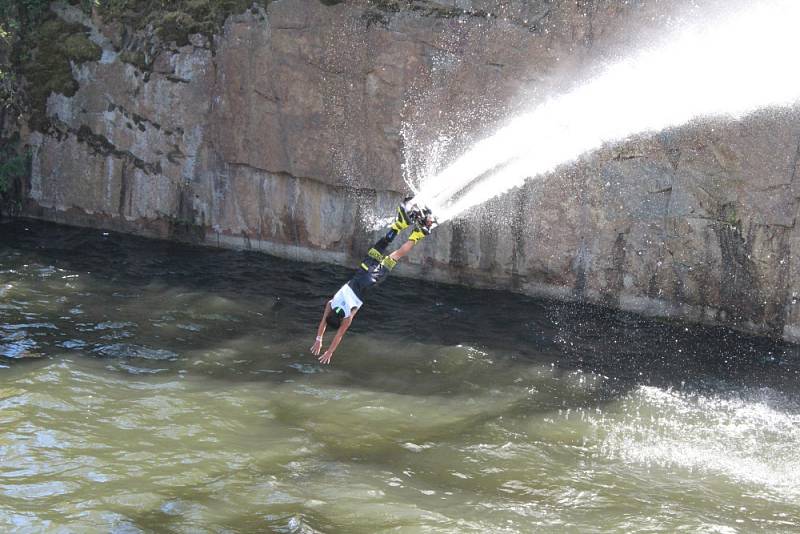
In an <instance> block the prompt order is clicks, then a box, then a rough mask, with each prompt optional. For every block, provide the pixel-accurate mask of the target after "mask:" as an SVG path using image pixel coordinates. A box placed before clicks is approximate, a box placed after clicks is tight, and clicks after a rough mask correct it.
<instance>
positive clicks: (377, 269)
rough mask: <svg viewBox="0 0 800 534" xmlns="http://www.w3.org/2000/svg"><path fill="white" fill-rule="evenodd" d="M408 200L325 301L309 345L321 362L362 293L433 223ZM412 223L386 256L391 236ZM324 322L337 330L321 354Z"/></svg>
mask: <svg viewBox="0 0 800 534" xmlns="http://www.w3.org/2000/svg"><path fill="white" fill-rule="evenodd" d="M409 200H410V199H406V201H405V202H404V203H403V204H402V205H401V206H400V207H398V208H397V218H396V219H395V220H394V222H393V223H392V224H391V226H390V227H389V231H388V232H387V233H386V235H385V236H383V237H382V238H380V239H379V240H378V242H377V243H375V245H373V246H372V248H371V249H369V252H368V253H367V257H366V258H364V261H362V262H361V265H360V266H359V269H358V270H357V271H356V273H355V274H354V275H353V277H352V278H351V279H350V280H349V281H348V282H347V283H346V284H345V285H343V286H342V287H341V288H340V289H339V291H337V292H336V294H335V295H334V296H333V298H332V299H331V300H329V301H328V302H327V303H326V304H325V311H324V312H323V313H322V319H321V320H320V322H319V327H318V328H317V339H316V341H315V342H314V345H313V346H312V347H311V352H312V353H313V354H314V356H319V358H318V359H319V361H320V362H321V363H326V364H327V363H330V361H331V358H333V353H334V352H335V351H336V347H338V346H339V343H341V341H342V338H343V337H344V334H345V332H347V329H348V328H350V324H351V323H352V322H353V318H354V317H355V316H356V313H357V312H358V310H359V309H360V308H361V306H362V304H363V303H364V298H365V296H367V295H368V294H369V293H370V292H371V291H372V289H374V288H375V286H377V285H378V284H380V283H381V282H383V281H384V280H386V278H387V277H388V276H389V273H390V272H391V270H392V269H393V268H394V266H395V265H396V264H397V262H398V261H399V260H400V258H402V257H403V256H405V255H406V254H408V253H409V252H410V251H411V249H412V248H414V245H416V244H417V243H418V242H419V241H420V240H421V239H422V238H424V237H425V236H426V235H428V234H429V233H430V231H431V230H432V229H433V227H434V226H436V221H435V219H434V218H433V216H432V215H431V212H430V210H429V209H427V208H421V207H418V206H416V205H413V204H411V203H410V202H409ZM411 223H414V229H413V230H412V232H411V234H409V236H408V241H406V242H405V243H404V244H403V245H402V246H401V247H400V248H398V249H397V250H395V251H394V252H392V253H391V254H389V255H386V249H387V248H388V246H389V245H390V244H391V242H392V241H393V240H394V238H395V237H397V235H398V234H399V233H400V232H401V231H403V230H405V229H406V228H408V227H409V225H410V224H411ZM327 325H330V326H331V328H335V329H336V335H334V336H333V341H331V344H330V346H329V347H328V350H326V351H325V352H324V353H323V354H322V356H320V355H319V353H320V351H321V350H322V336H323V335H324V334H325V328H326V326H327Z"/></svg>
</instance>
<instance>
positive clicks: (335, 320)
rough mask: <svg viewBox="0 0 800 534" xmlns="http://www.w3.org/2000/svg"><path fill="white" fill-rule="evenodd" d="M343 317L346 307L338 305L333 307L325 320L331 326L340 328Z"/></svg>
mask: <svg viewBox="0 0 800 534" xmlns="http://www.w3.org/2000/svg"><path fill="white" fill-rule="evenodd" d="M342 319H344V309H343V308H341V307H339V306H337V307H336V308H333V311H331V313H329V314H328V317H326V318H325V321H326V322H327V323H328V326H330V327H331V328H339V325H341V324H342Z"/></svg>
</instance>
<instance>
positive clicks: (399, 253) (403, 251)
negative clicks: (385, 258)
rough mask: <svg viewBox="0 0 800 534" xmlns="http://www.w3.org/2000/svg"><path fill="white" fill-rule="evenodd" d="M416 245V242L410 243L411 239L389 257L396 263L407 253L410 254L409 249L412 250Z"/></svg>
mask: <svg viewBox="0 0 800 534" xmlns="http://www.w3.org/2000/svg"><path fill="white" fill-rule="evenodd" d="M416 244H417V242H416V241H412V240H411V239H409V240H408V241H406V242H405V243H403V244H402V246H401V247H400V248H398V249H397V250H395V251H394V252H392V253H391V254H389V257H390V258H392V259H393V260H394V261H397V260H399V259H400V258H402V257H403V256H405V255H406V254H408V253H409V252H411V249H412V248H414V245H416Z"/></svg>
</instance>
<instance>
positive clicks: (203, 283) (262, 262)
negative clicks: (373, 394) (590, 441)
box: [0, 220, 800, 409]
mask: <svg viewBox="0 0 800 534" xmlns="http://www.w3.org/2000/svg"><path fill="white" fill-rule="evenodd" d="M12 260H13V263H14V264H38V265H39V266H42V267H44V268H55V269H63V270H64V271H66V272H69V273H81V274H84V273H89V275H88V279H89V280H90V282H87V283H88V284H89V285H87V286H84V287H82V288H80V290H79V291H80V292H83V294H90V293H92V292H95V293H97V296H98V298H99V299H101V301H100V302H97V303H95V305H96V306H97V307H99V308H103V306H106V307H107V308H109V309H111V308H113V306H114V304H115V303H116V302H115V301H113V300H112V301H106V302H103V301H102V299H109V298H111V297H121V298H122V299H123V300H124V301H125V302H126V303H127V304H130V303H131V302H133V303H135V302H136V299H137V297H138V296H140V295H141V294H142V292H143V291H145V290H146V291H147V292H149V293H150V294H151V296H152V294H155V295H156V296H158V295H163V298H164V299H166V300H168V299H174V300H175V303H174V306H173V308H175V311H173V312H164V311H163V310H161V312H158V311H156V310H153V313H162V315H166V316H168V315H170V313H171V314H172V315H175V314H178V313H180V312H181V307H182V306H185V305H186V306H189V305H191V306H196V307H197V308H200V309H201V308H203V307H204V306H206V305H209V306H211V307H214V306H218V307H220V308H221V311H220V310H216V311H214V313H213V314H207V315H209V316H213V317H212V319H213V318H221V320H223V322H224V320H227V319H230V321H229V323H225V325H227V326H225V325H223V327H220V328H216V329H214V330H213V332H209V333H208V334H206V335H205V336H200V337H199V338H193V339H194V341H193V340H192V339H188V338H187V339H184V338H183V337H182V336H181V331H179V330H174V331H173V333H172V335H171V336H163V339H161V340H160V341H159V343H161V344H162V345H163V346H161V347H159V350H165V351H166V352H164V353H165V354H171V353H174V354H180V355H182V356H186V355H189V356H187V357H192V356H191V355H193V354H198V353H200V352H202V353H205V354H209V353H210V354H214V351H215V348H216V349H218V350H219V351H224V350H226V347H230V346H231V344H233V345H234V346H235V345H236V343H237V342H239V341H241V342H242V343H245V344H248V346H250V347H252V346H255V344H257V343H260V342H261V341H262V339H261V337H264V333H265V332H267V333H268V334H269V335H268V336H267V337H268V338H269V342H270V344H271V345H272V346H273V349H272V350H275V347H277V350H279V351H283V352H284V354H283V357H285V358H289V359H292V361H302V360H301V359H304V360H305V361H306V362H307V363H302V364H300V363H296V364H293V365H295V368H298V369H300V367H302V369H301V370H304V371H305V372H317V371H321V372H329V375H328V377H327V378H326V380H328V382H330V383H333V384H336V383H339V384H345V383H346V384H348V385H350V386H353V387H359V385H361V386H363V387H376V385H377V387H381V388H383V389H385V390H387V391H389V392H395V393H404V391H406V389H407V388H408V384H407V381H408V380H411V381H413V380H414V376H413V372H412V371H413V370H408V374H403V365H404V358H406V355H405V354H403V352H404V351H415V350H418V349H419V348H420V347H453V346H468V347H472V348H474V349H476V350H478V351H481V352H483V353H486V354H488V355H490V357H491V358H495V359H499V360H503V359H509V360H513V361H516V362H519V361H530V362H531V363H536V364H547V365H551V366H553V367H554V368H555V369H556V370H557V371H558V372H560V373H562V374H566V373H570V372H573V371H576V370H578V371H581V372H587V373H595V374H597V375H601V376H603V377H605V378H608V380H606V381H605V382H604V384H603V386H602V388H601V389H600V390H599V391H598V392H597V393H596V394H595V395H594V396H593V398H592V399H591V400H592V401H593V402H598V403H600V402H605V401H608V400H611V399H614V398H617V397H619V396H622V395H624V394H625V393H626V392H628V391H630V390H631V389H632V388H635V387H637V386H639V385H651V386H658V387H662V388H681V389H688V390H699V391H727V390H740V389H743V388H744V389H750V388H765V387H766V388H771V389H774V390H776V391H779V392H781V393H784V394H787V395H791V396H794V395H795V394H796V392H797V387H798V386H797V384H798V383H800V381H798V377H799V376H800V365H799V364H798V357H797V355H798V349H797V347H795V346H793V345H788V344H784V343H779V342H774V341H770V340H768V339H764V338H758V337H753V336H746V335H742V334H739V333H736V332H734V331H731V330H729V329H725V328H711V327H705V326H698V325H689V324H681V323H667V322H664V321H655V320H648V319H644V318H641V317H638V316H635V315H632V314H629V313H623V312H615V311H610V310H607V309H602V308H598V307H595V306H589V305H580V304H566V303H559V302H551V301H546V300H538V299H533V298H529V297H525V296H521V295H515V294H511V293H506V292H500V291H489V290H476V289H466V288H462V287H456V286H449V285H444V284H433V283H428V282H422V281H417V280H407V279H401V278H398V277H395V278H391V279H389V280H388V281H387V282H386V283H385V284H384V285H383V286H382V287H381V288H380V289H379V291H378V293H376V295H374V296H373V298H372V299H371V300H370V301H369V302H368V303H367V304H368V305H367V306H365V308H364V310H363V311H362V313H361V314H360V315H359V317H358V320H357V321H355V322H354V326H353V327H352V332H353V333H352V334H348V341H347V342H349V343H350V344H351V345H352V344H353V343H359V344H360V345H359V346H365V347H366V349H365V350H366V351H367V352H369V351H370V350H372V351H376V352H378V353H380V351H381V350H383V349H382V347H383V346H384V345H386V346H389V347H391V349H390V350H391V351H393V353H394V354H393V355H392V356H391V358H394V359H395V364H394V365H393V366H392V368H391V369H390V370H386V369H383V368H382V366H381V364H371V363H370V362H369V361H365V364H364V365H363V366H359V365H355V366H353V367H346V364H344V363H343V362H342V360H343V358H341V357H340V358H339V359H338V360H337V361H336V363H339V366H334V367H333V368H331V369H335V371H334V372H331V371H330V369H324V370H323V369H318V367H319V366H317V365H316V362H315V361H314V360H313V358H311V357H310V356H309V355H308V354H307V352H306V351H307V345H308V344H309V340H313V335H314V330H315V328H316V324H317V321H318V320H319V314H320V312H321V310H322V307H323V305H324V303H325V302H326V300H327V298H329V296H330V295H331V294H332V293H333V292H335V290H336V289H337V288H338V287H339V286H340V285H341V284H342V283H343V282H344V281H346V280H347V278H348V276H349V275H350V271H349V270H348V269H344V268H340V267H334V266H329V265H317V264H311V263H298V262H292V261H288V260H283V259H278V258H274V257H270V256H267V255H264V254H259V253H253V252H246V251H233V250H223V249H214V248H203V247H195V246H190V245H186V244H181V243H173V242H168V241H160V240H151V239H145V238H139V237H134V236H127V235H119V234H115V233H107V232H103V231H100V230H94V229H83V228H72V227H66V226H59V225H54V224H49V223H43V222H38V221H28V220H16V221H7V222H5V223H4V224H0V271H2V272H5V273H6V279H8V278H9V276H12V277H13V274H8V273H7V271H8V269H9V267H8V264H10V263H12ZM400 268H402V266H401V267H400ZM76 291H78V290H76ZM187 295H188V296H187ZM181 299H184V300H183V301H182V300H181ZM187 299H188V300H187ZM214 299H217V300H214ZM209 302H210V303H211V304H208V303H209ZM220 302H221V303H222V304H219V303H220ZM87 306H88V305H87ZM226 306H228V307H230V309H226ZM0 312H2V310H0ZM63 313H64V311H63V310H62V309H59V310H57V311H54V312H52V314H51V317H50V318H48V319H47V321H49V322H51V323H53V324H54V325H55V327H56V328H57V329H58V330H59V332H60V337H59V336H55V335H53V333H52V331H48V332H47V333H46V334H47V335H49V336H51V337H50V338H45V337H44V335H41V336H40V337H41V338H42V339H35V338H26V339H28V342H29V343H33V342H35V343H36V345H37V347H38V351H39V354H40V355H44V356H56V355H60V354H64V352H65V347H69V345H68V343H69V340H70V339H71V337H72V335H73V333H72V332H69V331H68V330H69V329H70V328H72V326H73V325H74V324H78V325H80V324H81V323H79V322H77V323H76V322H75V319H74V318H70V319H69V322H68V323H67V324H66V325H65V326H64V325H63V323H59V320H60V319H64V316H63ZM108 313H109V314H111V315H113V312H112V311H109V312H108ZM143 313H147V311H146V310H145V312H143ZM197 313H198V312H197V310H195V314H197ZM226 314H227V315H226ZM243 314H244V315H247V314H250V315H248V317H246V320H245V321H244V322H243V321H241V320H239V319H238V318H240V317H241V316H242V315H243ZM226 318H227V319H226ZM6 319H7V317H5V316H4V315H2V314H0V322H2V323H6ZM29 319H30V320H31V321H32V320H33V319H32V318H30V317H29ZM156 319H157V318H152V322H154V324H158V323H157V322H156ZM170 319H172V318H170ZM36 320H37V321H39V322H41V321H42V320H43V319H42V318H41V317H39V318H37V319H36ZM113 320H114V318H113V317H110V318H109V321H112V322H111V323H110V324H111V325H112V326H111V327H109V328H113V326H114V323H113ZM237 321H238V322H237ZM60 324H62V326H61V327H60V328H58V327H59V325H60ZM2 326H3V328H4V330H3V331H4V332H5V335H6V337H8V336H10V335H11V334H13V332H14V331H15V330H14V328H15V327H17V326H19V325H12V324H8V323H6V324H3V325H2ZM179 326H180V327H182V328H185V329H190V328H191V324H188V325H179ZM97 328H98V326H97V325H95V326H94V329H95V330H96V329H97ZM51 330H52V329H51ZM248 336H249V338H248ZM111 337H112V338H113V336H111ZM156 337H159V336H156ZM101 338H103V340H102V341H101ZM108 338H109V335H108V334H104V335H103V336H99V337H97V338H96V339H94V340H93V341H87V342H85V343H84V342H83V341H81V342H80V343H84V345H80V344H78V345H77V348H78V349H80V350H81V351H82V353H89V354H92V355H94V356H99V357H108V356H109V354H112V355H117V353H120V352H123V353H124V352H126V351H127V352H128V353H129V354H130V353H131V347H132V346H134V345H131V344H130V343H128V342H127V341H126V340H124V339H123V340H113V339H112V341H111V342H109V341H108ZM253 338H255V339H253ZM30 339H34V341H30ZM242 340H243V341H242ZM23 342H24V340H23ZM76 343H77V342H76ZM109 347H111V348H109ZM23 348H24V347H23ZM136 350H138V349H134V350H133V353H134V354H137V353H136ZM251 350H252V349H251ZM345 350H346V349H345ZM386 350H389V349H386ZM115 351H116V352H115ZM340 352H344V351H343V350H341V349H340ZM148 354H150V353H148ZM156 354H160V353H156ZM10 355H11V356H13V352H7V353H4V357H3V358H2V359H0V362H6V364H7V365H10V364H12V362H14V363H20V361H19V360H14V358H10V357H9V356H10ZM145 356H147V355H145ZM387 357H389V356H387ZM129 359H130V360H136V358H129ZM155 359H158V358H155ZM164 360H166V361H157V362H156V363H157V365H159V366H161V367H164V366H168V365H169V360H170V358H168V357H166V358H164ZM359 361H360V362H361V361H362V360H359ZM340 362H342V363H340ZM409 362H411V363H410V365H412V364H413V365H423V364H424V362H420V361H419V360H418V359H413V358H411V359H409ZM260 364H261V362H260V361H259V358H258V355H257V354H256V355H255V357H253V355H252V354H251V362H250V364H249V365H251V366H252V368H253V369H255V368H257V367H258V366H259V365H260ZM247 365H248V364H245V365H244V367H241V366H240V367H239V368H238V370H239V371H243V372H231V369H230V368H229V367H223V368H221V369H217V370H212V371H209V373H208V376H209V377H213V378H218V379H221V380H229V381H236V380H266V381H275V382H282V381H284V380H285V379H286V376H285V375H279V374H275V373H254V372H246V371H247V369H248V367H247ZM143 372H146V369H144V370H143ZM465 372H468V371H464V368H463V367H461V368H460V369H459V371H458V372H457V373H456V374H455V375H454V376H452V377H449V378H448V377H442V378H441V380H440V381H439V382H432V383H431V384H430V387H429V391H428V393H429V394H442V393H443V392H445V393H447V392H460V393H467V392H468V391H469V388H468V387H467V385H464V384H463V383H461V382H466V381H467V380H465V377H464V375H463V373H465ZM459 373H461V374H459ZM381 375H387V376H381ZM388 375H392V376H388ZM417 386H419V385H418V384H417ZM420 393H423V394H425V388H424V387H422V388H420V387H417V388H416V389H415V390H414V394H420ZM586 400H587V399H585V398H584V399H583V400H581V401H580V402H585V401H586ZM519 409H530V407H529V406H521V407H519Z"/></svg>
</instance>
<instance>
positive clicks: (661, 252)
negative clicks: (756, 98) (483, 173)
mask: <svg viewBox="0 0 800 534" xmlns="http://www.w3.org/2000/svg"><path fill="white" fill-rule="evenodd" d="M329 4H331V2H326V3H321V2H319V1H318V0H279V1H275V2H272V3H270V4H269V5H268V7H267V8H266V9H264V8H262V7H259V6H254V7H253V9H251V10H249V11H247V12H245V13H242V14H239V15H235V16H231V17H230V18H228V19H227V21H226V23H225V25H224V28H223V29H222V30H221V31H220V34H219V35H217V36H215V37H214V38H213V39H208V38H206V37H203V36H201V35H194V36H192V37H191V38H190V43H189V44H188V45H185V46H177V45H175V44H173V45H166V46H162V47H160V48H158V49H149V50H147V53H148V54H151V57H149V58H148V59H149V62H147V63H146V64H133V63H130V62H126V61H123V59H124V58H125V57H126V56H125V54H126V53H127V54H128V56H127V57H130V56H131V52H138V53H141V51H138V50H135V47H136V46H141V44H140V43H141V42H143V41H146V36H141V35H139V36H134V37H131V36H130V35H127V36H124V35H121V34H120V31H121V30H120V26H119V25H117V24H111V23H109V21H103V20H101V19H100V17H99V16H97V14H95V16H94V17H91V18H89V17H86V16H82V15H81V14H80V12H78V11H77V10H76V9H75V8H73V7H70V6H68V5H65V4H58V3H57V4H54V9H55V10H56V11H58V12H59V14H60V16H62V17H64V18H67V19H69V20H70V21H72V22H75V21H79V22H80V23H82V24H85V25H86V26H87V27H91V28H92V29H93V31H92V33H91V38H92V39H93V40H94V41H95V43H96V44H98V45H99V46H101V47H102V49H103V54H102V58H101V59H100V60H99V61H91V62H87V63H83V64H80V65H73V76H74V77H75V79H76V80H77V81H78V82H79V89H78V90H77V92H76V93H75V94H74V95H73V96H69V97H67V96H64V95H60V94H51V96H50V97H49V99H48V103H47V114H48V116H49V118H50V119H51V123H52V127H51V128H50V129H49V130H48V131H46V132H38V131H28V132H24V134H25V138H26V141H27V143H28V144H29V145H30V146H31V147H32V149H33V171H32V176H31V178H30V183H29V184H28V190H27V202H26V206H25V214H27V215H28V216H33V217H40V218H45V219H50V220H55V221H60V222H68V223H73V224H83V225H88V226H96V227H104V228H114V229H119V230H123V231H130V232H137V233H144V234H147V235H156V236H160V237H169V238H176V239H191V240H194V241H199V242H204V243H207V244H209V245H219V246H232V247H243V248H252V249H257V250H263V251H265V252H268V253H272V254H277V255H280V256H285V257H290V258H295V259H300V260H308V261H327V262H334V263H339V264H345V265H348V264H355V263H356V262H357V260H358V259H359V258H360V256H361V254H362V253H363V251H364V250H365V248H366V247H367V246H368V244H369V243H370V241H371V240H372V239H373V238H374V237H375V235H376V234H375V228H377V227H378V226H379V224H378V223H379V222H380V219H381V218H382V217H385V216H387V215H389V214H391V213H392V211H393V209H394V206H395V205H396V204H397V202H398V201H399V200H400V199H401V198H402V196H403V195H404V193H406V192H407V191H408V187H407V185H406V184H405V182H404V175H405V176H408V175H413V174H414V173H415V172H418V171H419V169H420V168H421V166H423V165H424V163H425V162H426V161H429V159H430V156H431V154H430V151H431V147H442V148H441V150H442V151H443V152H444V157H446V156H447V155H448V153H457V152H458V150H459V149H460V148H462V147H464V146H466V145H467V144H468V143H469V142H470V141H471V140H474V139H475V138H476V136H480V135H481V134H482V133H485V132H487V131H490V130H491V128H492V127H493V126H494V125H496V124H499V123H500V122H502V120H503V119H504V118H506V117H509V116H511V115H513V113H514V112H515V111H518V110H520V109H524V108H525V107H526V106H529V105H531V103H533V102H536V101H539V100H541V99H542V98H544V97H546V96H547V95H549V94H553V93H555V92H558V91H560V90H564V89H566V88H568V87H569V86H570V84H571V83H574V73H576V72H591V71H592V70H593V69H596V68H597V65H601V64H602V63H603V62H604V61H608V60H610V59H613V58H615V57H617V56H618V55H619V54H621V53H623V52H624V51H625V50H626V49H629V48H631V47H633V46H635V45H636V44H637V43H639V42H641V40H642V39H643V38H645V37H646V36H647V35H649V33H650V32H654V31H655V30H654V28H657V27H660V26H661V25H663V23H664V21H665V20H666V18H667V17H674V16H675V12H676V11H675V9H677V7H680V6H677V4H680V2H675V3H674V4H675V5H673V6H672V7H671V10H670V11H669V12H666V11H664V8H663V5H662V4H663V3H659V2H657V1H656V0H652V1H645V0H641V1H638V2H623V1H613V0H605V1H601V0H597V1H579V2H556V1H547V0H538V1H529V2H522V1H519V2H517V1H513V2H500V1H491V2H490V1H488V0H487V1H484V2H479V1H473V2H468V1H457V2H455V3H447V2H422V1H418V2H410V3H400V2H360V1H352V2H343V3H334V5H329ZM686 4H687V5H691V4H692V3H691V2H687V3H686ZM687 9H688V8H687ZM681 13H684V16H688V17H690V16H691V14H692V11H691V10H688V11H681ZM670 20H672V21H673V22H674V19H673V18H671V19H670ZM623 30H624V31H623ZM134 63H135V62H134ZM654 105H657V103H654ZM442 139H446V140H447V142H446V143H441V142H440V141H441V140H442ZM532 149H534V150H535V147H532ZM799 154H800V109H798V108H792V109H782V110H766V111H763V112H760V113H758V114H755V115H753V116H749V117H746V118H744V119H742V120H739V121H711V122H709V121H705V122H703V123H702V124H701V123H696V124H690V125H688V126H686V127H683V128H679V129H674V130H670V131H666V132H661V133H658V134H655V135H648V136H641V137H637V138H635V139H631V140H628V141H627V142H625V143H623V144H621V145H619V146H609V147H605V148H604V149H603V150H601V151H599V152H598V153H595V154H592V155H590V156H586V157H585V158H584V159H582V160H581V161H579V162H577V163H575V164H573V165H569V166H567V167H564V168H561V169H559V170H558V171H557V172H556V173H553V174H552V175H549V176H544V177H540V178H539V179H536V180H533V181H531V182H529V183H528V184H527V185H526V186H525V187H523V188H520V189H517V190H514V191H512V192H510V193H507V194H505V195H504V196H502V197H499V198H497V199H494V200H492V201H490V202H488V203H487V204H485V205H483V206H482V207H480V208H479V209H476V210H474V211H473V212H471V213H469V214H467V215H466V216H465V217H464V218H462V219H458V220H454V221H451V222H448V223H446V224H444V225H442V226H441V227H440V228H439V229H437V231H436V233H435V234H434V235H432V236H431V237H430V238H428V239H426V240H425V241H423V242H422V244H421V245H420V247H418V249H417V250H415V251H414V253H413V254H412V255H411V256H410V257H409V260H408V262H404V264H403V265H401V266H400V267H399V268H398V269H397V273H398V274H400V275H402V276H411V277H421V278H426V279H434V280H440V281H446V282H455V283H459V284H464V285H468V286H481V287H491V288H500V289H510V290H514V291H519V292H523V293H527V294H531V295H543V296H552V297H555V298H560V299H575V300H584V301H589V302H594V303H599V304H603V305H607V306H610V307H614V308H621V309H626V310H633V311H637V312H641V313H646V314H652V315H658V316H670V317H679V318H686V319H690V320H694V321H702V322H710V323H718V324H725V325H729V326H731V327H734V328H738V329H742V330H747V331H752V332H759V333H765V334H768V335H771V336H774V337H778V338H780V337H783V338H785V339H789V340H795V341H796V340H798V339H800V310H798V305H797V303H796V296H797V292H798V291H800V265H799V264H798V261H797V258H796V256H794V254H793V253H794V252H795V251H798V250H800V249H798V247H799V246H800V234H799V233H798V229H797V228H796V224H795V223H796V219H797V210H798V196H799V195H800V190H798V187H799V186H798V183H797V180H796V175H797V166H798V155H799ZM404 173H405V174H404Z"/></svg>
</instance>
